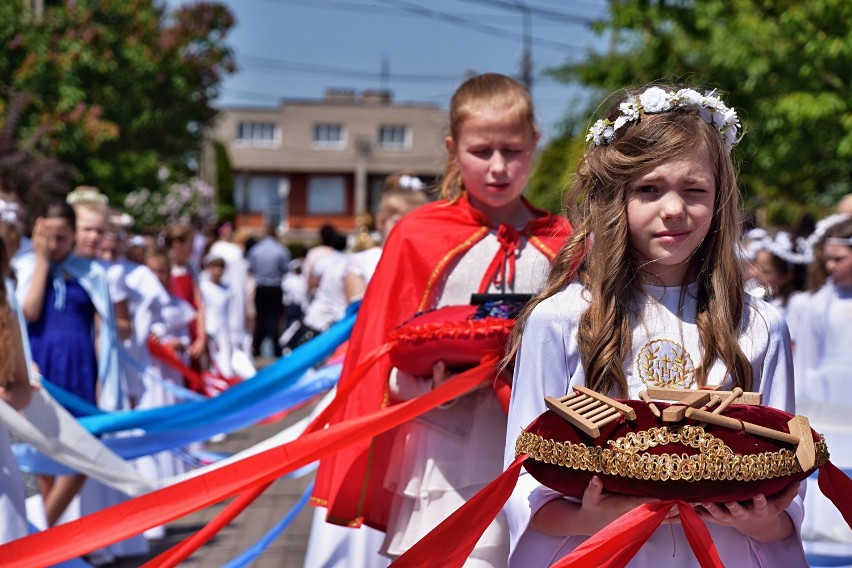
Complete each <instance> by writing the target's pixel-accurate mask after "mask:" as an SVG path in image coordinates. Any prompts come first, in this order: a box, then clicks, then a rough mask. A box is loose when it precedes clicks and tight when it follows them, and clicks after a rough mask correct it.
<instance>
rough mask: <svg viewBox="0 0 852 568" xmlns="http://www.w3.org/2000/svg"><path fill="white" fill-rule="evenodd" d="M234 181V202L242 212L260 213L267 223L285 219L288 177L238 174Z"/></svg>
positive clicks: (288, 190) (288, 189)
mask: <svg viewBox="0 0 852 568" xmlns="http://www.w3.org/2000/svg"><path fill="white" fill-rule="evenodd" d="M234 181H235V183H234V204H235V205H236V206H237V209H239V210H240V211H241V212H242V213H262V214H263V217H264V219H265V220H266V221H267V222H268V223H273V224H275V225H277V224H279V223H281V221H282V220H285V221H286V219H287V196H288V194H289V192H290V180H289V179H288V178H286V177H279V176H256V175H239V176H237V178H236V180H234Z"/></svg>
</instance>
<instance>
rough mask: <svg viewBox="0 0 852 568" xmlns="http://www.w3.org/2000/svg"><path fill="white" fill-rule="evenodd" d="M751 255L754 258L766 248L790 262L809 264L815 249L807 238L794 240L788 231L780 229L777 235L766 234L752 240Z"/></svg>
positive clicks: (750, 244)
mask: <svg viewBox="0 0 852 568" xmlns="http://www.w3.org/2000/svg"><path fill="white" fill-rule="evenodd" d="M747 249H748V250H749V252H750V257H751V258H754V257H755V256H756V255H757V253H758V251H761V250H766V251H769V252H770V253H772V254H773V255H775V256H777V257H778V258H780V259H781V260H783V261H784V262H786V263H788V264H808V263H809V262H811V261H812V260H813V251H812V249H811V247H809V246H808V244H807V242H806V240H805V239H802V238H799V239H796V241H795V242H794V241H793V236H792V235H791V234H790V233H788V232H787V231H778V232H777V233H775V235H774V236H773V235H769V234H765V235H764V236H762V237H760V238H758V239H756V240H754V241H752V242H751V243H749V245H748V246H747Z"/></svg>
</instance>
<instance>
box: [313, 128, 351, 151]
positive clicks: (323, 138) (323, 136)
mask: <svg viewBox="0 0 852 568" xmlns="http://www.w3.org/2000/svg"><path fill="white" fill-rule="evenodd" d="M312 145H313V147H314V148H333V149H340V148H343V147H344V146H346V131H345V130H344V129H343V125H342V124H334V123H318V124H314V138H313V143H312Z"/></svg>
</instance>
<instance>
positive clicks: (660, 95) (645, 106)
mask: <svg viewBox="0 0 852 568" xmlns="http://www.w3.org/2000/svg"><path fill="white" fill-rule="evenodd" d="M639 104H641V105H642V110H644V111H645V112H646V113H650V114H654V113H658V112H664V111H667V110H671V108H672V104H671V101H670V100H669V93H667V92H665V91H664V90H663V89H661V88H659V87H651V88H649V89H648V90H646V91H645V92H644V93H642V94H641V95H639Z"/></svg>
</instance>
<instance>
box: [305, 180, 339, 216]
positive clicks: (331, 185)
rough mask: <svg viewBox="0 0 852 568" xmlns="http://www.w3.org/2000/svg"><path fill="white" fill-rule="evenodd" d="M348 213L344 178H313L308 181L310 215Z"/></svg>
mask: <svg viewBox="0 0 852 568" xmlns="http://www.w3.org/2000/svg"><path fill="white" fill-rule="evenodd" d="M345 213H346V180H345V179H344V177H343V176H311V177H310V178H309V179H308V214H309V215H343V214H345Z"/></svg>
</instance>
